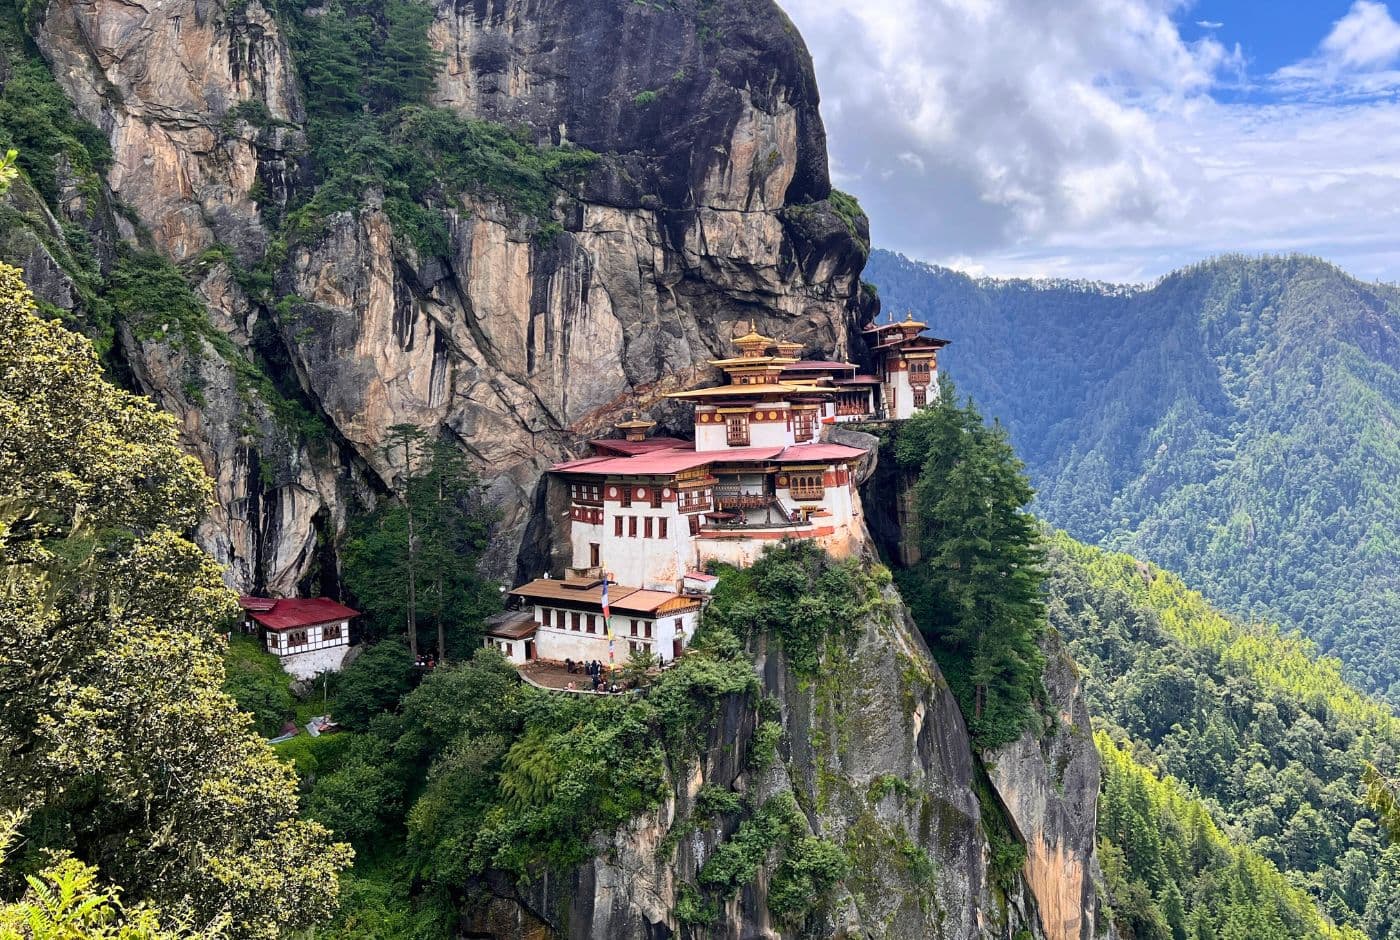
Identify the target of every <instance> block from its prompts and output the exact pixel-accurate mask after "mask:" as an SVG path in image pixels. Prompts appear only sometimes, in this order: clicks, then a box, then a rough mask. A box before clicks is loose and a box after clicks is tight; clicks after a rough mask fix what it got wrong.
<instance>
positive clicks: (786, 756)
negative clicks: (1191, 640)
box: [467, 590, 1112, 940]
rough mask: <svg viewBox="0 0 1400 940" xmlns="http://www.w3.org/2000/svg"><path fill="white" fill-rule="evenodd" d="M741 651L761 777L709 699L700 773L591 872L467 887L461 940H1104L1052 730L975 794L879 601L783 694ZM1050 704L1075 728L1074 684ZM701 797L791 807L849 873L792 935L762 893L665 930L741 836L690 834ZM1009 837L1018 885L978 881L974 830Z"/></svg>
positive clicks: (895, 623)
mask: <svg viewBox="0 0 1400 940" xmlns="http://www.w3.org/2000/svg"><path fill="white" fill-rule="evenodd" d="M751 652H752V653H753V655H754V656H755V659H756V661H757V664H758V669H759V672H760V675H761V677H762V691H761V697H763V698H765V699H768V700H769V701H772V702H776V703H777V705H778V709H777V715H778V718H777V720H778V721H780V722H781V725H782V728H783V735H782V738H781V741H780V744H779V746H778V759H777V760H776V761H774V763H773V764H771V765H770V766H768V767H764V768H758V767H755V766H754V764H753V760H752V758H753V753H752V750H753V740H754V728H755V724H756V722H757V721H758V717H757V715H756V709H755V702H754V701H753V700H751V699H750V698H748V697H740V696H735V697H731V698H730V699H727V700H726V701H725V703H724V706H723V708H722V709H721V713H720V715H719V719H718V721H717V723H716V725H715V727H714V729H713V730H712V732H711V734H710V737H709V740H708V742H707V746H706V748H705V751H704V755H703V757H702V758H701V759H700V761H699V762H698V763H697V764H696V765H694V766H692V767H689V768H685V769H683V770H682V771H681V772H680V773H678V774H677V778H678V779H676V780H674V781H673V793H672V795H671V797H670V798H669V799H668V800H667V801H666V802H665V803H664V804H663V805H662V806H661V807H659V808H658V809H657V810H655V811H654V812H653V813H650V814H648V815H646V816H644V817H641V818H638V819H636V820H634V821H633V822H632V823H631V824H630V825H628V826H626V827H624V828H622V829H620V830H619V831H617V832H615V833H612V834H610V835H608V836H605V837H600V838H599V839H598V842H597V844H596V846H595V847H596V849H597V855H596V857H595V858H594V859H593V861H591V862H588V863H585V864H584V865H582V866H580V867H579V868H577V869H574V870H573V871H571V872H568V873H565V874H564V875H562V876H560V875H559V874H555V875H554V876H552V877H548V878H541V879H539V880H537V881H535V882H532V883H529V884H523V885H515V884H510V883H507V882H503V881H493V882H490V883H484V884H480V885H478V886H477V887H476V891H475V892H474V894H473V899H474V900H473V903H472V904H471V905H470V906H469V910H470V911H471V915H470V921H471V922H470V924H469V927H468V934H467V935H468V936H491V937H498V938H508V940H527V938H546V937H568V938H572V940H604V938H609V940H611V938H658V937H672V936H676V937H682V936H685V937H694V938H697V940H700V938H704V940H710V938H715V940H718V938H724V940H740V938H772V940H778V938H782V937H796V936H818V937H848V938H856V937H860V938H871V940H876V938H882V940H907V938H914V937H924V938H948V940H952V938H959V940H962V938H968V940H971V938H1010V937H1016V938H1037V940H1039V938H1044V940H1088V938H1090V937H1093V936H1095V935H1096V933H1095V932H1096V930H1097V931H1099V933H1098V935H1101V936H1102V935H1109V934H1111V932H1112V928H1111V926H1110V925H1109V924H1108V923H1107V922H1106V920H1104V919H1102V918H1101V917H1100V916H1099V913H1098V911H1097V903H1096V901H1095V894H1094V890H1093V877H1094V873H1095V871H1096V862H1095V861H1094V856H1093V843H1094V810H1095V804H1096V799H1097V793H1098V763H1097V756H1096V753H1095V751H1094V747H1093V743H1092V740H1091V739H1087V738H1080V737H1075V736H1074V735H1075V733H1076V732H1074V731H1070V730H1066V731H1065V732H1064V735H1063V736H1062V735H1061V734H1060V733H1058V732H1057V733H1055V734H1051V735H1048V736H1047V737H1046V740H1045V741H1044V742H1042V741H1041V740H1040V739H1039V738H1038V737H1036V736H1034V735H1030V734H1028V735H1027V737H1026V738H1025V739H1024V740H1023V741H1021V742H1017V743H1015V744H1012V745H1009V746H1008V747H1007V748H1005V749H1004V750H1002V751H1001V752H999V753H998V754H996V755H986V756H985V757H986V758H988V759H991V758H994V761H995V762H994V763H989V764H988V766H989V768H990V770H991V781H990V782H991V786H990V787H989V786H988V784H987V782H986V779H985V778H981V781H982V782H980V783H979V777H980V775H982V774H983V773H984V771H983V769H982V768H983V763H982V762H981V761H979V760H978V758H977V757H976V756H975V755H974V754H973V752H972V751H971V749H970V746H969V741H968V736H967V729H966V726H965V725H964V724H963V720H962V717H961V714H960V713H959V711H958V707H957V704H956V702H955V701H954V699H953V697H952V695H951V693H950V692H949V691H948V688H947V685H946V683H945V681H944V679H943V677H942V675H941V673H940V672H939V670H938V666H937V665H936V664H935V663H934V662H933V660H932V658H931V657H930V655H929V653H928V650H927V648H926V647H925V645H924V643H923V641H922V639H921V638H920V637H919V634H918V631H917V630H916V629H915V628H914V626H913V624H912V623H911V622H910V621H909V619H908V615H907V613H906V612H905V609H904V606H903V603H902V602H901V601H900V599H899V597H898V595H897V594H896V593H894V592H893V591H892V590H888V591H887V593H886V604H885V606H884V609H883V610H882V611H880V612H878V613H876V614H874V615H872V616H870V617H869V618H867V620H866V621H865V622H864V623H862V624H861V625H860V629H859V631H858V634H857V638H856V640H855V642H854V644H852V645H851V646H850V647H847V648H843V649H840V650H836V649H829V650H828V652H827V654H826V656H825V657H824V658H823V662H822V666H821V670H820V674H819V677H818V678H817V679H815V680H802V679H799V678H798V677H797V676H796V675H795V674H794V673H793V671H792V668H791V665H790V663H789V662H788V661H787V659H786V657H785V656H784V654H783V653H782V651H781V650H779V649H776V648H773V647H771V646H769V645H768V644H767V643H759V644H758V645H757V646H756V647H755V648H753V649H752V650H751ZM1050 691H1051V696H1052V701H1051V706H1052V708H1054V709H1057V710H1062V712H1063V714H1064V715H1067V716H1071V715H1072V716H1074V719H1075V720H1076V721H1077V720H1080V719H1083V718H1084V717H1085V716H1084V714H1083V704H1082V701H1081V700H1079V699H1078V698H1077V691H1076V689H1075V688H1074V686H1073V684H1070V685H1062V684H1059V683H1054V684H1052V686H1051V689H1050ZM1071 727H1072V728H1075V729H1078V730H1082V728H1079V726H1078V725H1073V726H1071ZM1042 745H1044V746H1045V748H1046V750H1044V751H1042ZM1060 756H1063V757H1064V759H1065V760H1066V762H1067V767H1061V766H1060V763H1059V758H1060ZM707 786H708V787H715V786H717V787H720V788H722V789H725V790H730V789H732V790H733V791H735V792H736V793H738V794H739V795H741V796H742V798H743V800H744V801H745V803H746V804H747V805H748V806H750V807H754V806H760V805H763V804H764V803H765V802H767V801H768V800H770V799H772V798H774V797H775V796H778V795H780V794H784V793H790V794H792V795H793V796H794V797H795V800H796V803H797V805H798V806H799V807H801V809H802V812H803V816H804V817H805V820H806V825H807V827H808V828H809V830H810V832H811V833H812V834H814V835H817V836H820V837H821V838H823V839H826V840H829V841H831V842H834V843H835V844H837V845H839V846H841V847H842V848H843V850H844V851H845V852H846V853H847V854H848V856H849V857H850V859H851V861H852V870H851V874H850V876H849V877H847V878H846V879H844V880H843V881H842V882H841V883H840V884H838V885H837V886H836V888H835V889H834V890H833V892H832V897H831V901H830V903H829V904H828V905H827V906H826V908H825V909H824V910H822V911H821V912H820V913H819V914H817V915H815V916H814V918H813V919H811V920H809V921H808V922H807V923H806V924H805V925H803V926H802V927H801V929H799V928H797V927H794V925H792V924H781V923H775V922H774V919H773V917H772V916H771V914H770V913H769V909H768V902H769V895H768V887H769V881H768V878H767V876H766V875H763V874H760V876H759V877H758V878H757V879H756V880H755V881H754V882H753V884H752V885H751V886H749V887H748V888H746V889H743V890H741V891H740V892H738V893H737V894H736V895H735V896H734V897H733V898H732V899H731V900H730V901H729V902H728V903H727V904H726V905H725V907H724V909H723V911H722V912H721V916H720V917H719V918H718V920H717V921H716V922H715V923H712V924H709V925H706V926H694V925H686V924H683V923H681V922H680V921H679V920H678V919H677V917H676V914H675V912H676V908H677V903H678V901H679V899H680V897H681V896H682V892H683V891H684V888H683V887H682V886H683V885H685V884H687V883H689V884H691V885H693V884H694V883H695V880H696V875H697V873H698V872H699V870H700V869H701V867H702V866H703V865H704V864H705V861H706V860H707V859H708V858H709V857H710V856H711V855H712V854H713V853H714V852H715V850H716V848H717V847H718V846H719V845H720V844H721V843H722V842H723V841H724V840H726V839H729V838H731V837H732V836H733V835H734V833H735V831H736V830H737V829H738V828H739V824H740V818H739V815H737V814H728V815H721V816H719V817H714V818H709V819H707V820H704V821H702V822H700V823H698V824H696V823H694V822H693V820H694V819H695V818H696V817H697V815H698V810H697V805H696V801H697V795H698V794H699V793H700V792H701V788H702V787H707ZM998 820H999V821H998ZM1007 823H1009V824H1010V826H1011V827H1012V828H1013V829H1014V830H1018V831H1019V830H1024V833H1025V836H1026V839H1027V840H1028V843H1029V846H1028V849H1029V851H1028V862H1027V864H1026V866H1025V868H1024V870H1023V871H1012V872H1006V871H1001V872H998V871H997V870H996V865H995V863H994V861H993V857H994V853H993V850H992V840H995V838H996V836H994V835H993V836H991V837H990V839H989V829H995V828H997V827H998V826H999V825H1000V826H1005V825H1006V824H1007ZM1032 826H1035V827H1037V828H1031V827H1032ZM677 833H679V834H681V835H680V837H679V838H677ZM473 931H475V932H473Z"/></svg>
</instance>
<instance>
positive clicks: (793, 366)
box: [783, 359, 856, 372]
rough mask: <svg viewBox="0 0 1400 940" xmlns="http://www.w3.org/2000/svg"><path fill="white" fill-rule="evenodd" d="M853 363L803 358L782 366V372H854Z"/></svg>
mask: <svg viewBox="0 0 1400 940" xmlns="http://www.w3.org/2000/svg"><path fill="white" fill-rule="evenodd" d="M855 370H856V367H855V364H854V363H850V362H835V361H833V360H830V359H803V360H800V361H798V362H791V363H788V364H787V365H785V366H783V371H784V372H854V371H855Z"/></svg>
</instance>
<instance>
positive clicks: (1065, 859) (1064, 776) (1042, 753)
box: [984, 633, 1104, 940]
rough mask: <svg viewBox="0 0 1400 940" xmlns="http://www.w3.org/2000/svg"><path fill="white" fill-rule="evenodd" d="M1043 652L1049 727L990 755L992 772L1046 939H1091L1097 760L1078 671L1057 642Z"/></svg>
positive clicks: (1051, 638)
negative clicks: (1023, 854)
mask: <svg viewBox="0 0 1400 940" xmlns="http://www.w3.org/2000/svg"><path fill="white" fill-rule="evenodd" d="M1042 646H1043V647H1044V650H1045V656H1046V668H1045V690H1046V693H1047V697H1048V702H1047V704H1048V706H1049V714H1047V715H1046V716H1045V728H1044V729H1043V730H1040V731H1039V732H1038V733H1037V732H1036V731H1027V732H1025V733H1024V734H1022V735H1021V737H1020V738H1019V739H1018V740H1016V741H1014V742H1012V743H1010V744H1007V745H1005V746H1004V747H1001V748H999V749H997V750H996V751H995V752H992V753H989V754H987V755H984V761H985V764H986V767H987V774H988V776H989V778H990V779H991V783H992V786H993V787H994V788H995V790H996V793H997V796H998V797H999V798H1000V800H1001V802H1002V804H1003V805H1004V806H1005V807H1006V810H1007V813H1008V816H1009V818H1010V821H1011V823H1012V825H1013V826H1014V827H1015V830H1016V835H1017V836H1018V837H1019V838H1020V839H1021V840H1022V841H1023V842H1024V843H1025V845H1026V867H1025V877H1026V884H1027V886H1028V887H1029V889H1030V892H1031V894H1032V895H1033V896H1034V898H1035V902H1036V907H1037V908H1038V910H1039V911H1040V919H1041V922H1042V924H1043V925H1044V929H1045V936H1046V940H1090V938H1091V937H1094V936H1095V935H1096V934H1095V927H1096V924H1099V923H1101V922H1102V920H1104V919H1103V918H1101V915H1100V912H1099V895H1098V892H1097V890H1096V887H1095V884H1096V882H1097V881H1098V880H1100V879H1098V877H1097V867H1098V863H1097V860H1096V858H1095V856H1094V847H1095V823H1096V821H1097V807H1098V796H1099V755H1098V751H1097V750H1096V749H1095V748H1094V743H1093V737H1094V732H1093V728H1092V727H1091V726H1090V724H1089V708H1088V706H1087V705H1086V704H1085V702H1084V697H1083V696H1082V695H1081V694H1080V689H1079V670H1078V667H1077V666H1075V663H1074V660H1073V659H1071V658H1070V656H1069V654H1068V653H1067V652H1066V651H1065V650H1064V648H1063V646H1062V645H1061V643H1060V640H1059V637H1058V636H1057V635H1055V634H1054V633H1051V634H1049V635H1048V636H1047V637H1046V638H1045V640H1044V642H1043V643H1042Z"/></svg>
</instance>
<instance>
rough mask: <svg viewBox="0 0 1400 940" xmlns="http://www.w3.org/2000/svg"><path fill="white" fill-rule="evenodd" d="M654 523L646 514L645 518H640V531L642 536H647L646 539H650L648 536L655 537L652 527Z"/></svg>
mask: <svg viewBox="0 0 1400 940" xmlns="http://www.w3.org/2000/svg"><path fill="white" fill-rule="evenodd" d="M654 525H655V523H654V522H653V521H652V518H651V516H646V517H645V518H643V520H642V533H643V535H642V537H643V538H648V539H650V538H655V537H656V536H655V534H654V532H653V527H654Z"/></svg>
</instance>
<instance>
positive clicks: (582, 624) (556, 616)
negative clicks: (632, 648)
mask: <svg viewBox="0 0 1400 940" xmlns="http://www.w3.org/2000/svg"><path fill="white" fill-rule="evenodd" d="M602 619H603V618H602V616H601V615H600V614H581V613H579V612H578V611H576V610H567V611H566V610H546V611H545V612H544V624H545V626H553V627H554V628H555V629H557V630H572V631H573V632H575V633H593V634H596V633H597V632H598V627H599V626H600V624H601V621H602ZM566 624H567V626H566ZM628 628H629V631H630V633H629V635H630V636H637V637H646V638H647V639H648V640H649V639H651V631H652V622H651V621H650V620H639V619H637V618H636V617H633V618H631V619H630V620H629V621H628ZM680 629H681V622H680V621H679V620H677V621H676V632H677V633H679V632H680Z"/></svg>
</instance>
